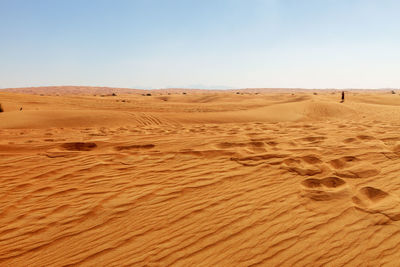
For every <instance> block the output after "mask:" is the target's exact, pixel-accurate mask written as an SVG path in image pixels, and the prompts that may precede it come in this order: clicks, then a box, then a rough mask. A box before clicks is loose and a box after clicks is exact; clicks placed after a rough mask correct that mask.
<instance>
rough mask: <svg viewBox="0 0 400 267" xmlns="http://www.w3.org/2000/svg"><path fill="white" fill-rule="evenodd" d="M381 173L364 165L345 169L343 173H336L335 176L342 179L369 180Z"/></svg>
mask: <svg viewBox="0 0 400 267" xmlns="http://www.w3.org/2000/svg"><path fill="white" fill-rule="evenodd" d="M379 173H380V171H379V170H377V169H374V168H371V167H370V166H369V165H367V164H363V165H360V166H355V167H353V168H350V169H345V170H341V171H336V172H334V174H335V175H337V176H339V177H342V178H369V177H373V176H376V175H378V174H379Z"/></svg>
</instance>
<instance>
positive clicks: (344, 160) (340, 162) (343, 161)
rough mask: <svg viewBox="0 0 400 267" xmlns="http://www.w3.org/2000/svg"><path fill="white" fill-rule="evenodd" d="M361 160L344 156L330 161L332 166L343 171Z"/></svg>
mask: <svg viewBox="0 0 400 267" xmlns="http://www.w3.org/2000/svg"><path fill="white" fill-rule="evenodd" d="M359 160H360V159H359V158H357V157H354V156H344V157H341V158H338V159H334V160H331V161H330V164H331V165H332V167H333V168H335V169H342V168H344V167H346V166H347V165H348V163H349V162H357V161H359Z"/></svg>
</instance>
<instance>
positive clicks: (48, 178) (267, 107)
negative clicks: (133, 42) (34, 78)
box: [0, 87, 400, 266]
mask: <svg viewBox="0 0 400 267" xmlns="http://www.w3.org/2000/svg"><path fill="white" fill-rule="evenodd" d="M24 90H25V93H24V94H21V93H19V94H18V93H16V92H23V91H24ZM96 90H97V91H96ZM32 92H34V93H35V92H36V93H37V94H36V95H33V94H28V93H32ZM112 92H116V93H117V96H110V94H111V93H112ZM130 92H132V93H130ZM182 92H186V93H187V94H186V95H183V94H182ZM236 92H239V94H237V93H236ZM255 92H256V91H254V90H244V91H226V92H215V91H201V90H197V91H189V90H179V89H174V90H170V91H162V90H161V91H160V90H159V91H152V92H148V91H140V90H135V91H126V90H124V89H113V88H106V89H104V88H103V89H101V90H100V91H99V89H96V88H89V89H88V88H81V87H79V88H78V87H65V88H64V87H59V88H44V89H43V88H33V89H32V88H31V89H19V90H14V92H5V91H3V90H0V103H1V104H2V106H3V108H4V109H5V112H3V113H0V183H1V184H0V185H1V186H0V265H2V266H61V265H75V264H76V265H88V266H93V265H97V266H99V265H102V266H123V265H129V266H171V265H173V266H256V265H259V266H320V265H327V266H342V265H348V266H358V265H362V266H365V265H367V264H369V265H371V266H375V265H387V266H396V265H399V264H400V262H399V259H400V127H399V126H400V96H399V94H398V93H397V94H391V93H390V92H388V91H382V92H378V91H356V92H348V93H347V94H346V101H345V103H342V104H341V103H339V100H340V92H334V91H304V90H303V91H301V90H298V91H293V90H284V91H281V92H280V91H279V90H261V89H260V90H258V91H257V92H258V94H256V93H255ZM312 92H317V94H316V95H314V94H313V93H312ZM142 93H152V96H142V95H141V94H142ZM168 93H169V94H168ZM40 94H43V95H40ZM57 94H58V95H57ZM94 94H96V96H94ZM101 94H103V96H101ZM20 107H22V108H23V109H22V111H20V110H19V109H20Z"/></svg>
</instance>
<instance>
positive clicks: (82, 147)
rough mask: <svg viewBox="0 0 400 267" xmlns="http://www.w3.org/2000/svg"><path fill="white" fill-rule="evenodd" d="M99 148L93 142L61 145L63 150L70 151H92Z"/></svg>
mask: <svg viewBox="0 0 400 267" xmlns="http://www.w3.org/2000/svg"><path fill="white" fill-rule="evenodd" d="M96 147H97V145H96V143H93V142H70V143H64V144H61V148H63V149H65V150H69V151H91V150H93V149H95V148H96Z"/></svg>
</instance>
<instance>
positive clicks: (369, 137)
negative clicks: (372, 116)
mask: <svg viewBox="0 0 400 267" xmlns="http://www.w3.org/2000/svg"><path fill="white" fill-rule="evenodd" d="M357 138H358V139H360V140H375V138H374V137H372V136H369V135H358V136H357Z"/></svg>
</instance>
